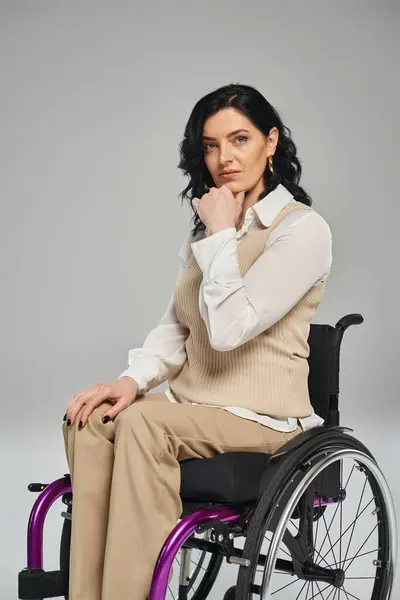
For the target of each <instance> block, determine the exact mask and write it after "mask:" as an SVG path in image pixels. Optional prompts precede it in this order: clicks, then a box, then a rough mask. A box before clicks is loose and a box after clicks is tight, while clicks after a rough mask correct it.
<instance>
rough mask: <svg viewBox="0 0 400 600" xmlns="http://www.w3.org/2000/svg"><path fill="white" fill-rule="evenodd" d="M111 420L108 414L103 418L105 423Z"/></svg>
mask: <svg viewBox="0 0 400 600" xmlns="http://www.w3.org/2000/svg"><path fill="white" fill-rule="evenodd" d="M109 420H110V417H109V416H108V415H106V416H105V417H103V418H102V421H103V423H104V425H105V424H106V423H108V421H109Z"/></svg>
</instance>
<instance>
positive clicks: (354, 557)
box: [325, 548, 380, 569]
mask: <svg viewBox="0 0 400 600" xmlns="http://www.w3.org/2000/svg"><path fill="white" fill-rule="evenodd" d="M378 550H380V548H374V550H369V551H368V552H362V553H361V554H357V555H356V556H352V557H351V558H346V562H348V561H349V560H354V559H356V558H361V556H367V555H368V554H373V553H374V552H378ZM325 562H326V561H325ZM334 566H335V565H334V564H331V565H328V563H326V567H327V568H328V569H332V568H333V567H334ZM343 566H344V561H343V564H342V568H343Z"/></svg>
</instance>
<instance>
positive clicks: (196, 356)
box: [169, 200, 325, 418]
mask: <svg viewBox="0 0 400 600" xmlns="http://www.w3.org/2000/svg"><path fill="white" fill-rule="evenodd" d="M295 210H314V209H312V208H311V207H308V206H306V205H305V204H303V203H301V202H297V201H295V200H293V201H292V202H290V203H289V204H288V205H287V206H286V207H285V208H283V209H282V210H281V212H280V213H279V214H278V215H277V217H276V218H275V219H274V221H273V222H272V224H271V225H270V226H269V227H265V226H264V225H263V224H262V223H261V222H260V221H259V219H258V218H257V217H255V218H256V225H255V226H254V227H252V228H251V229H250V230H249V231H248V233H247V234H246V236H245V238H244V239H243V241H241V242H240V244H239V245H238V258H239V266H240V272H241V275H242V276H244V274H245V273H246V272H247V270H248V269H249V268H250V267H251V266H252V265H253V263H254V262H255V261H256V260H257V258H259V256H261V254H262V252H263V251H264V250H265V247H266V243H267V240H268V236H269V234H270V233H271V231H272V230H273V229H275V227H277V226H278V225H279V223H281V222H282V221H283V219H284V218H285V217H286V216H287V215H289V214H290V213H291V212H293V211H295ZM202 277H203V274H202V271H201V269H200V267H199V266H198V264H197V262H196V260H195V258H194V256H193V253H192V252H190V257H189V260H188V263H187V266H186V269H185V270H184V272H183V273H182V274H181V276H180V277H179V279H178V281H177V283H176V288H175V306H176V313H177V316H178V319H179V321H180V322H181V323H182V324H183V325H184V326H186V327H188V328H189V330H190V333H189V336H188V338H187V340H186V352H187V360H186V362H185V364H184V365H183V368H182V369H181V370H180V371H179V373H177V374H176V375H174V376H172V377H171V378H170V380H169V385H170V388H171V390H172V391H173V392H174V393H175V394H178V395H179V396H181V397H183V398H185V399H187V400H190V401H192V402H197V403H199V404H214V405H217V406H242V407H245V408H248V409H250V410H253V411H255V412H257V413H259V414H264V415H269V416H271V417H274V418H286V417H306V416H308V415H310V414H311V410H312V409H311V404H310V398H309V392H308V370H309V368H308V362H307V357H308V355H309V346H308V334H309V328H310V322H311V319H312V318H313V315H314V313H315V311H316V310H317V307H318V305H319V303H320V301H321V298H322V295H323V292H324V288H325V282H323V283H320V284H318V285H316V286H314V287H312V288H311V289H310V290H309V291H308V292H307V293H306V294H305V295H304V296H303V297H302V298H301V299H300V301H299V302H298V303H297V304H296V305H295V306H294V307H293V308H292V309H291V310H290V311H289V312H288V313H287V314H286V315H285V316H284V317H283V318H281V319H280V320H279V321H278V322H277V323H275V325H273V326H272V327H269V328H268V329H267V330H265V331H263V332H262V333H260V334H259V335H257V336H256V337H255V338H253V339H251V340H249V341H248V342H245V343H244V344H242V345H240V346H239V347H237V348H234V349H233V350H228V351H223V352H221V351H218V350H214V349H213V348H212V347H211V345H210V342H209V338H208V333H207V329H206V326H205V323H204V321H203V319H202V317H201V314H200V310H199V291H200V284H201V281H202Z"/></svg>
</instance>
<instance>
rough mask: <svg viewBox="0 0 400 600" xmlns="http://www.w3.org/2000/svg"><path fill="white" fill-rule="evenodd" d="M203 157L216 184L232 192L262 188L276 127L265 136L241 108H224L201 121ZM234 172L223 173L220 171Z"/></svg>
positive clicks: (260, 189) (276, 136) (275, 138)
mask: <svg viewBox="0 0 400 600" xmlns="http://www.w3.org/2000/svg"><path fill="white" fill-rule="evenodd" d="M202 142H203V147H204V160H205V163H206V165H207V168H208V170H209V172H210V174H211V177H212V178H213V181H214V184H215V187H221V186H222V185H226V186H227V187H228V188H229V189H230V190H231V192H232V193H234V194H237V193H238V192H241V191H251V190H255V188H256V189H257V193H261V192H262V191H263V190H264V181H263V173H264V171H265V168H266V165H267V158H268V156H269V155H270V154H273V153H274V152H275V148H276V145H277V143H278V130H277V128H276V127H274V128H272V129H271V130H270V132H269V136H265V135H264V134H263V133H262V132H261V131H260V130H259V129H257V127H255V126H254V125H253V123H252V122H251V121H250V120H249V119H248V118H247V117H245V116H244V115H243V114H242V113H241V112H240V111H238V110H236V109H234V108H224V109H222V110H220V111H218V112H217V113H215V114H214V115H212V116H211V117H209V118H208V119H207V120H206V122H205V123H204V127H203V139H202ZM225 170H234V171H237V172H236V173H232V174H227V175H224V174H223V171H225Z"/></svg>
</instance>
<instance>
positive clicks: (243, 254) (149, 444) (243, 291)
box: [63, 84, 331, 600]
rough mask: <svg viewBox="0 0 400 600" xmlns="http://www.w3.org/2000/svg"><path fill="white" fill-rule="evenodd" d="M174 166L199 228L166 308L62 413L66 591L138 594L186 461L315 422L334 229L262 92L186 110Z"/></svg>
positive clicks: (260, 445)
mask: <svg viewBox="0 0 400 600" xmlns="http://www.w3.org/2000/svg"><path fill="white" fill-rule="evenodd" d="M179 167H180V168H181V169H182V170H183V171H184V173H185V174H186V175H188V176H189V183H188V185H187V187H186V189H185V190H183V192H182V194H181V196H182V198H184V197H187V198H189V201H190V204H191V207H192V208H193V210H194V227H193V230H192V231H191V233H190V235H189V236H188V239H187V240H186V241H185V242H184V243H183V245H182V248H181V251H180V260H181V267H180V273H179V277H178V281H177V283H176V287H175V291H174V294H173V296H172V298H171V301H170V303H169V306H168V308H167V310H166V313H165V314H164V316H163V318H162V319H161V321H160V322H159V324H158V325H157V327H155V328H154V329H153V330H152V331H151V332H150V333H149V335H148V336H147V338H146V340H145V342H144V345H143V347H142V348H137V349H134V350H131V351H130V352H129V368H128V369H127V370H126V371H124V372H123V373H122V374H121V375H120V376H119V378H118V379H117V380H116V381H111V382H108V383H102V384H96V385H93V386H91V387H90V388H88V389H87V390H83V391H81V392H79V393H77V394H74V396H73V397H72V399H71V401H70V403H69V405H68V408H67V413H66V416H65V422H64V424H63V432H64V437H65V445H66V452H67V457H68V463H69V467H70V471H71V477H72V484H73V491H74V506H73V515H74V518H73V521H72V539H71V562H70V567H71V572H70V600H100V599H101V600H115V599H116V598H118V600H128V599H129V600H131V599H132V598H133V597H134V598H135V599H137V600H145V598H146V597H147V595H148V593H149V589H150V583H151V577H152V572H153V569H154V566H155V562H156V559H157V556H158V553H159V551H160V549H161V547H162V544H163V543H164V541H165V539H166V537H167V536H168V534H169V533H170V532H171V530H172V529H173V527H174V526H175V525H176V523H177V521H178V520H179V517H180V515H181V509H182V505H181V500H180V496H179V488H180V468H179V461H180V460H183V459H187V458H199V457H203V458H207V457H212V456H214V455H216V454H218V453H221V452H229V451H238V450H241V451H261V452H267V453H272V452H274V451H276V450H277V449H278V448H279V447H280V446H281V445H283V444H284V443H285V442H287V441H288V440H289V439H290V438H291V437H293V436H295V435H297V434H298V433H299V432H301V431H302V430H304V429H307V428H309V427H312V426H315V425H318V424H320V423H321V422H322V419H320V418H319V417H318V416H317V415H316V414H314V413H313V410H312V407H311V404H310V400H309V395H308V386H307V378H308V362H307V357H308V352H309V348H308V344H307V339H308V333H309V325H310V321H311V319H312V317H313V315H314V313H315V311H316V309H317V307H318V305H319V303H320V300H321V298H322V294H323V291H324V288H325V284H326V280H327V277H328V275H329V271H330V267H331V234H330V229H329V227H328V225H327V224H326V222H325V220H324V219H323V218H322V217H321V216H320V215H319V214H318V213H317V212H316V211H314V210H313V209H312V208H311V207H310V204H311V200H310V198H309V196H307V194H306V193H305V191H304V190H303V189H302V188H301V187H300V186H299V180H300V175H301V167H300V163H299V160H298V158H297V157H296V147H295V145H294V143H293V141H292V140H291V138H290V130H289V129H287V128H286V127H285V126H284V125H283V123H282V121H281V119H280V117H279V115H278V113H277V111H276V110H275V109H274V108H273V107H272V106H271V105H270V104H269V102H267V100H266V99H265V98H264V97H263V96H262V95H261V94H260V93H259V92H258V91H257V90H255V89H254V88H251V87H249V86H245V85H238V84H231V85H228V86H225V87H222V88H220V89H217V90H216V91H214V92H212V93H210V94H208V95H206V96H205V97H204V98H202V99H201V100H199V102H198V103H197V104H196V106H195V107H194V109H193V111H192V114H191V115H190V118H189V121H188V123H187V126H186V129H185V134H184V139H183V141H182V144H181V161H180V164H179ZM166 380H168V383H169V388H168V389H167V391H166V393H158V394H155V393H151V394H150V393H148V392H149V391H150V390H152V389H154V388H155V387H156V386H158V385H159V384H160V383H162V382H164V381H166Z"/></svg>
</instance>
